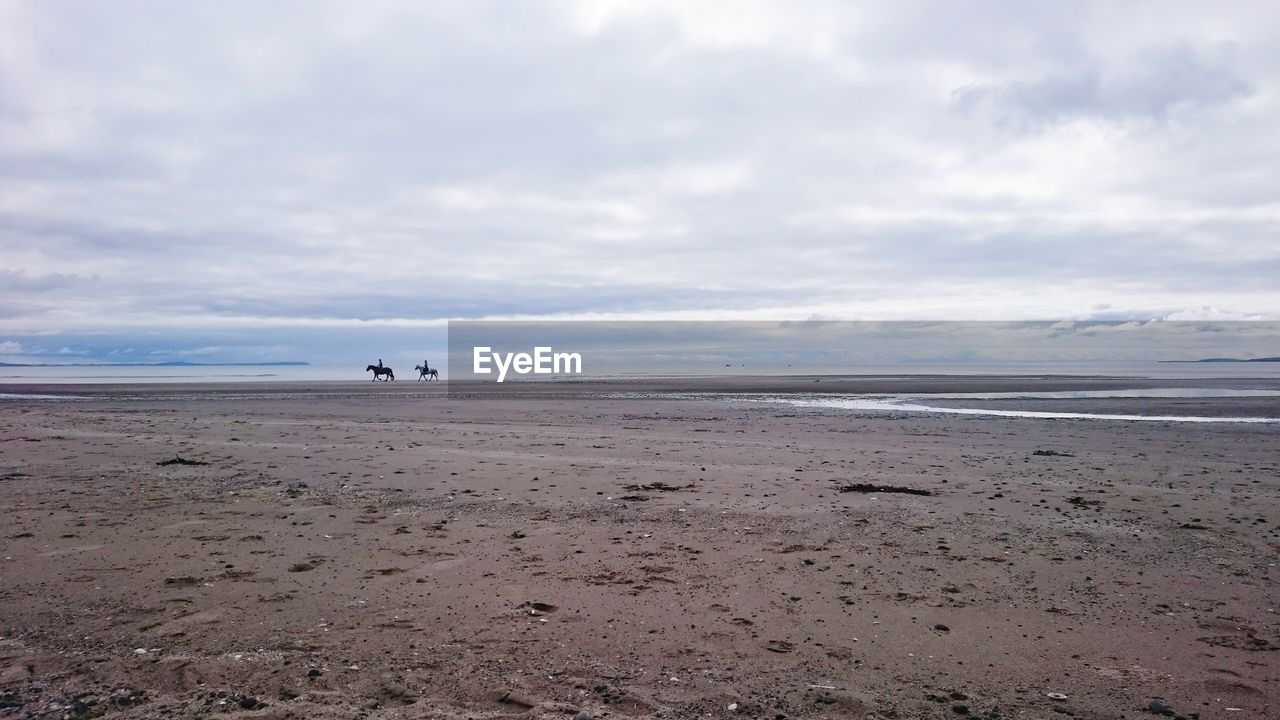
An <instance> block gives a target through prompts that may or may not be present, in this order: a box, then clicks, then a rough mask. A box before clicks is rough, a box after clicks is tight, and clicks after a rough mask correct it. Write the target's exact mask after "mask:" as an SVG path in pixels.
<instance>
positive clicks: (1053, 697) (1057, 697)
mask: <svg viewBox="0 0 1280 720" xmlns="http://www.w3.org/2000/svg"><path fill="white" fill-rule="evenodd" d="M1045 697H1047V698H1049V699H1050V700H1066V699H1067V696H1066V695H1064V694H1062V693H1059V692H1051V693H1045Z"/></svg>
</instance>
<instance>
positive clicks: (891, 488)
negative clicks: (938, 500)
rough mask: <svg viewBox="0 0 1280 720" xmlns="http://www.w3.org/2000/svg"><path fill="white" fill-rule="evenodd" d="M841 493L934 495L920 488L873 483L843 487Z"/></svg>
mask: <svg viewBox="0 0 1280 720" xmlns="http://www.w3.org/2000/svg"><path fill="white" fill-rule="evenodd" d="M840 492H842V493H849V492H856V493H903V494H905V495H932V494H933V493H932V492H930V491H928V490H920V489H918V488H909V487H899V486H897V485H874V484H872V483H854V484H852V485H841V486H840Z"/></svg>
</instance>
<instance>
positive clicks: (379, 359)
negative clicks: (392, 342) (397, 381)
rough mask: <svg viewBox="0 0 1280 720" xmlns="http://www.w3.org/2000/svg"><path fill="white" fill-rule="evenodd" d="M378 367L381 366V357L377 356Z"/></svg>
mask: <svg viewBox="0 0 1280 720" xmlns="http://www.w3.org/2000/svg"><path fill="white" fill-rule="evenodd" d="M378 367H382V358H378Z"/></svg>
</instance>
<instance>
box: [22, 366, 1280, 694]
mask: <svg viewBox="0 0 1280 720" xmlns="http://www.w3.org/2000/svg"><path fill="white" fill-rule="evenodd" d="M813 380H814V379H812V378H807V379H791V380H778V379H770V380H768V381H759V380H756V381H752V380H751V379H743V378H734V379H731V380H730V379H724V380H704V381H698V382H681V381H674V380H672V381H663V382H650V383H640V382H636V383H622V384H608V385H605V386H579V387H575V388H573V389H572V391H567V390H565V389H564V388H559V389H551V388H549V387H531V388H524V390H525V391H527V392H526V394H525V395H524V396H521V395H520V394H518V393H517V394H508V395H495V394H493V393H492V392H491V389H480V390H475V391H469V392H458V391H457V388H455V392H454V393H453V395H452V396H448V397H447V396H446V395H445V392H444V388H443V387H442V386H440V385H430V386H429V385H427V384H419V383H406V382H403V381H401V382H399V383H395V384H391V383H386V384H382V383H380V384H377V385H375V384H372V383H352V384H340V383H320V384H315V386H314V387H299V384H293V385H271V384H262V385H256V384H255V385H230V386H209V387H200V386H191V385H183V386H110V387H106V386H102V387H94V386H75V387H51V388H37V387H33V386H23V387H21V388H7V389H6V388H0V392H23V393H33V392H50V393H55V394H56V393H68V394H72V395H76V396H80V397H90V398H94V399H92V400H86V401H47V400H42V401H33V400H14V399H8V400H3V401H0V503H2V505H0V508H2V509H3V516H4V518H5V521H4V523H3V532H2V536H0V558H3V560H2V561H3V566H2V567H3V572H4V584H3V586H2V587H0V716H4V717H10V716H12V717H64V716H66V717H101V716H106V717H142V718H161V717H188V716H190V717H204V716H208V717H213V716H224V715H229V716H235V717H244V718H253V717H279V718H283V717H296V718H350V717H368V718H417V717H424V718H434V717H440V718H464V717H470V718H499V717H530V718H566V719H567V718H572V717H574V715H575V714H576V713H577V712H578V711H580V710H584V709H585V710H586V711H587V712H589V713H590V714H591V715H592V717H614V718H641V717H668V718H671V717H676V718H679V717H707V716H710V717H735V716H741V717H752V718H777V717H779V716H783V717H786V718H819V717H822V718H885V719H888V718H944V717H963V716H971V717H981V718H1032V719H1037V718H1052V717H1060V716H1070V717H1077V718H1141V717H1154V716H1153V715H1151V714H1150V713H1149V708H1150V707H1151V703H1152V700H1153V698H1161V701H1160V702H1161V703H1163V704H1162V705H1156V706H1155V708H1156V709H1160V708H1163V707H1168V708H1169V709H1170V713H1171V714H1176V715H1182V716H1184V717H1192V716H1193V715H1198V716H1199V717H1201V718H1206V719H1207V718H1265V717H1280V700H1278V699H1277V698H1280V672H1277V660H1278V659H1280V658H1278V656H1277V649H1280V620H1278V617H1277V614H1276V611H1277V609H1278V604H1277V598H1278V597H1280V584H1278V580H1280V572H1278V571H1277V561H1278V560H1280V526H1278V523H1280V502H1278V500H1280V426H1278V425H1274V424H1271V425H1241V424H1228V423H1224V424H1207V425H1189V424H1179V423H1154V422H1153V423H1145V422H1143V423H1134V422H1115V421H1094V420H1085V421H1081V420H1039V419H1026V418H997V417H974V416H953V415H934V414H919V413H896V412H847V411H835V410H823V409H808V408H796V407H785V406H780V405H770V404H759V403H740V402H732V401H729V400H726V399H723V398H716V397H703V398H696V399H688V398H652V397H645V396H644V395H643V393H644V392H650V391H652V392H678V391H696V392H706V393H719V392H762V393H763V392H814V391H817V390H818V388H815V387H812V385H816V384H820V385H822V386H823V387H822V388H821V391H822V392H842V391H843V392H893V391H899V392H901V391H912V392H947V391H957V390H968V391H984V392H991V391H1000V390H1006V389H1014V390H1025V389H1042V390H1068V389H1094V388H1109V387H1121V386H1124V387H1133V386H1134V383H1133V382H1132V381H1119V380H1114V379H1090V378H1066V379H1064V378H1033V379H1026V378H1022V379H1016V380H1009V379H1001V378H933V379H927V378H915V379H902V378H882V379H866V378H863V379H853V380H849V379H844V380H832V379H823V380H822V381H821V383H814V382H813ZM1234 382H1235V383H1236V385H1235V386H1247V385H1248V381H1234ZM868 383H872V384H875V385H876V387H875V389H868V387H869V386H868ZM1162 384H1163V385H1168V384H1169V383H1167V382H1166V383H1162ZM1190 384H1193V385H1202V384H1203V382H1199V383H1190ZM618 393H624V394H627V393H637V394H635V395H627V396H623V397H616V396H614V395H616V394H618ZM1001 402H1008V403H1015V404H1016V403H1021V405H1020V406H1021V407H1030V406H1032V405H1034V407H1036V408H1042V407H1047V406H1050V405H1053V406H1060V405H1057V404H1055V403H1047V402H1046V401H1038V402H1036V403H1030V404H1029V403H1028V401H1001ZM1064 402H1075V403H1077V404H1075V405H1073V406H1072V407H1075V408H1080V407H1090V408H1094V409H1092V410H1089V411H1091V412H1092V411H1101V412H1106V411H1109V410H1111V409H1117V408H1122V409H1123V411H1125V412H1131V411H1134V410H1135V408H1136V409H1137V410H1138V411H1143V410H1144V409H1152V410H1161V409H1163V410H1167V409H1168V408H1169V407H1172V406H1176V407H1177V410H1178V412H1186V413H1188V414H1202V415H1215V414H1216V415H1246V414H1257V413H1264V414H1265V413H1271V415H1274V414H1275V407H1276V405H1275V402H1274V400H1259V399H1256V398H1227V399H1221V398H1215V399H1197V400H1187V399H1178V400H1168V399H1163V400H1134V399H1127V400H1124V401H1123V404H1119V403H1118V401H1102V400H1087V401H1064ZM1010 406H1013V405H1010ZM1099 407H1104V409H1101V410H1098V409H1097V408H1099ZM1271 415H1268V416H1271ZM175 458H181V459H182V460H183V461H184V462H182V463H173V462H168V461H172V460H174V459H175ZM167 462H168V464H165V463H167ZM187 463H199V464H187ZM858 483H865V484H871V485H874V486H878V487H885V486H888V487H890V488H905V489H911V490H923V491H928V493H929V494H928V495H918V494H905V493H898V492H884V491H881V490H875V491H872V492H841V489H842V488H843V487H845V486H849V485H854V484H858ZM1059 695H1061V696H1065V697H1058V696H1059ZM730 705H736V708H735V710H733V711H730V710H729V709H728V708H729V706H730Z"/></svg>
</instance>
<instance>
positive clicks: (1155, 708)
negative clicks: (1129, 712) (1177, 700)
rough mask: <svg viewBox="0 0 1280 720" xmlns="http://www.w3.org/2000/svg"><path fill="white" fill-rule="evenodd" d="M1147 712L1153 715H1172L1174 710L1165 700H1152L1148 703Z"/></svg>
mask: <svg viewBox="0 0 1280 720" xmlns="http://www.w3.org/2000/svg"><path fill="white" fill-rule="evenodd" d="M1147 712H1149V713H1151V714H1152V715H1172V714H1173V708H1172V707H1170V706H1169V703H1167V702H1165V701H1164V698H1151V702H1149V703H1147Z"/></svg>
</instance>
